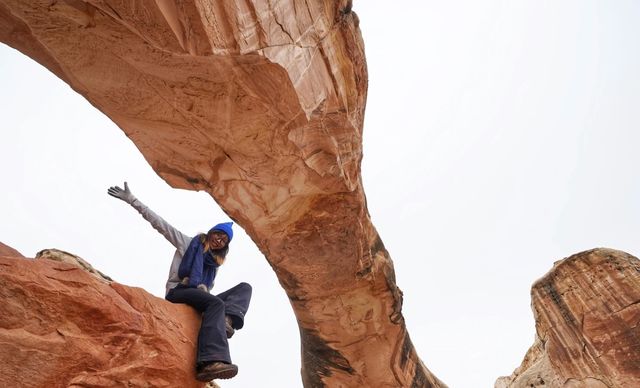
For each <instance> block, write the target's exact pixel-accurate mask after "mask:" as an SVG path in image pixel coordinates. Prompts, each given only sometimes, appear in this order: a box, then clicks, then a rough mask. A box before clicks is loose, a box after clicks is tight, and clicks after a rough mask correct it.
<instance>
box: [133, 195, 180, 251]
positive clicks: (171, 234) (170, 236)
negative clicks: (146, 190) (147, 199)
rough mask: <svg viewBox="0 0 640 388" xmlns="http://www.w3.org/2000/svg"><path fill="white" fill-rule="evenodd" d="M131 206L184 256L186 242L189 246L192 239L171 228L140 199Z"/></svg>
mask: <svg viewBox="0 0 640 388" xmlns="http://www.w3.org/2000/svg"><path fill="white" fill-rule="evenodd" d="M131 206H133V208H134V209H136V210H137V211H138V213H140V214H141V215H142V217H143V218H144V219H145V220H147V221H149V223H150V224H151V226H153V229H155V230H157V231H158V232H160V234H162V235H163V236H164V237H165V238H166V239H167V240H169V242H170V243H171V245H173V246H174V247H176V249H178V250H179V251H181V253H182V254H184V250H185V249H186V247H185V242H186V244H187V245H188V244H189V241H191V237H189V236H187V235H186V234H184V233H182V232H181V231H179V230H178V229H176V228H174V227H173V226H171V225H170V224H169V223H168V222H167V221H165V220H164V219H163V218H162V217H160V216H159V215H157V214H156V213H154V212H153V211H152V210H151V209H149V208H148V207H147V206H146V205H145V204H144V203H142V202H140V200H139V199H137V198H136V199H135V200H134V201H133V202H132V203H131Z"/></svg>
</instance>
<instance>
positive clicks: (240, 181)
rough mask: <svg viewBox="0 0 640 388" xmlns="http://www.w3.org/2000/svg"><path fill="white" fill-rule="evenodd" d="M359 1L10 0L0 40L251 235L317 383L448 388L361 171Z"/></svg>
mask: <svg viewBox="0 0 640 388" xmlns="http://www.w3.org/2000/svg"><path fill="white" fill-rule="evenodd" d="M351 8H352V5H351V2H350V1H345V0H340V1H332V2H325V1H320V0H310V1H299V0H283V1H277V2H276V1H239V0H226V1H225V0H223V1H213V0H209V1H207V0H191V1H188V0H185V1H171V0H157V1H155V2H154V1H118V0H111V1H108V0H88V1H80V0H67V1H51V0H46V1H42V0H41V1H37V0H34V1H29V2H25V1H19V0H1V1H0V40H1V41H2V42H5V43H7V44H8V45H10V46H12V47H14V48H16V49H18V50H20V51H22V52H23V53H25V54H26V55H28V56H30V57H31V58H33V59H35V60H36V61H38V62H40V63H41V64H42V65H44V66H45V67H47V68H48V69H49V70H51V71H52V72H53V73H55V74H56V75H57V76H58V77H60V78H61V79H63V80H64V81H65V82H67V83H68V84H69V85H70V86H71V87H72V88H73V89H74V90H76V91H77V92H78V93H80V94H81V95H83V96H84V97H85V98H86V99H87V100H88V101H89V102H90V103H91V104H93V105H94V106H95V107H97V108H98V109H99V110H101V111H102V112H104V114H106V115H107V116H108V117H110V118H111V119H112V120H113V121H114V122H115V123H116V124H117V125H118V126H119V127H120V128H121V129H122V130H123V131H124V133H125V134H126V135H127V136H128V137H129V138H130V139H131V140H132V141H133V142H134V143H135V144H136V146H137V147H138V149H139V150H140V152H141V153H142V154H143V155H144V157H145V158H146V160H147V161H148V162H149V163H150V164H151V166H152V167H153V168H154V170H155V171H156V172H157V173H158V174H159V175H160V176H161V177H162V178H163V179H165V180H166V181H167V182H168V183H169V184H170V185H172V186H173V187H177V188H185V189H192V190H205V191H207V192H208V193H209V194H211V196H212V197H213V198H214V199H215V200H216V202H218V204H219V205H220V206H221V207H222V208H223V209H224V210H225V211H226V212H227V213H228V214H229V215H230V216H231V217H232V218H233V219H234V220H236V222H238V223H239V224H240V225H241V226H242V227H243V228H244V229H245V230H246V232H247V233H248V234H249V236H251V238H252V239H253V241H254V242H255V243H256V244H257V246H258V247H259V249H260V250H261V251H262V253H264V255H265V257H266V258H267V260H268V261H269V263H270V264H271V266H272V267H273V269H274V271H275V272H276V274H277V276H278V279H279V281H280V284H281V285H282V287H283V288H284V290H285V291H286V293H287V295H288V296H289V299H290V301H291V304H292V306H293V310H294V312H295V314H296V317H297V320H298V324H299V326H300V333H301V339H302V341H301V342H302V362H303V365H302V379H303V382H304V384H305V386H308V387H318V386H325V385H326V386H332V387H336V386H350V387H355V386H371V387H373V386H376V387H398V386H407V387H408V386H416V387H424V386H433V387H439V386H444V385H443V384H442V383H441V382H440V381H438V379H437V378H436V377H435V376H433V375H432V374H431V373H430V372H429V371H428V369H427V368H426V367H425V366H424V365H423V364H422V362H421V361H420V359H419V358H418V356H417V355H416V352H415V350H414V347H413V345H412V344H411V340H410V339H409V336H408V334H407V331H406V328H405V325H404V321H403V317H402V313H401V307H402V293H401V291H400V290H399V289H398V287H397V286H396V282H395V276H394V270H393V265H392V262H391V259H390V257H389V254H388V253H387V251H386V250H385V248H384V245H383V243H382V241H381V240H380V237H379V236H378V234H377V232H376V230H375V228H374V227H373V225H372V224H371V221H370V218H369V214H368V212H367V208H366V200H365V195H364V191H363V188H362V181H361V178H360V161H361V159H362V123H363V117H364V108H365V101H366V89H367V69H366V62H365V56H364V46H363V42H362V38H361V34H360V31H359V28H358V18H357V16H356V15H355V13H354V12H352V9H351Z"/></svg>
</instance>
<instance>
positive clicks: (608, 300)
mask: <svg viewBox="0 0 640 388" xmlns="http://www.w3.org/2000/svg"><path fill="white" fill-rule="evenodd" d="M531 297H532V305H533V313H534V317H535V320H536V340H535V343H534V344H533V346H532V347H531V348H530V349H529V351H528V352H527V355H526V356H525V359H524V361H523V363H522V365H521V366H520V367H518V369H516V370H515V372H514V373H513V374H512V375H511V376H509V377H501V378H499V379H498V381H497V382H496V388H507V387H509V388H520V387H522V388H524V387H545V386H546V387H567V388H581V387H583V388H606V387H608V388H612V387H621V388H622V387H640V261H639V260H638V259H637V258H635V257H633V256H631V255H629V254H627V253H624V252H620V251H615V250H611V249H594V250H591V251H587V252H582V253H579V254H576V255H573V256H571V257H569V258H567V259H564V260H561V261H559V262H557V263H556V264H555V265H554V267H553V269H552V270H551V271H550V272H549V273H548V274H546V275H545V276H544V277H543V278H542V279H540V280H538V281H537V282H536V283H535V284H534V285H533V288H532V291H531Z"/></svg>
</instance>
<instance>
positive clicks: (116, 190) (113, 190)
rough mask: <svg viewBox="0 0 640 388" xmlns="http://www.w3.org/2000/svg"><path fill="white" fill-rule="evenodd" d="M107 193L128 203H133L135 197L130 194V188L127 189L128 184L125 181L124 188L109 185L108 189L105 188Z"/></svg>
mask: <svg viewBox="0 0 640 388" xmlns="http://www.w3.org/2000/svg"><path fill="white" fill-rule="evenodd" d="M107 193H108V194H109V195H110V196H112V197H116V198H118V199H121V200H123V201H125V202H126V203H128V204H131V203H133V201H135V199H136V197H135V196H134V195H133V194H131V190H129V185H128V184H127V182H124V190H123V189H121V188H120V187H119V186H111V187H109V189H107Z"/></svg>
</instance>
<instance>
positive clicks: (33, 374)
mask: <svg viewBox="0 0 640 388" xmlns="http://www.w3.org/2000/svg"><path fill="white" fill-rule="evenodd" d="M59 256H60V255H59ZM74 257H77V256H70V257H69V258H68V259H69V261H67V262H65V261H56V260H51V259H46V258H40V259H36V260H34V259H26V258H24V257H22V256H20V255H14V256H12V255H10V254H1V255H0V300H1V301H2V303H0V349H1V351H0V372H1V373H0V386H1V387H51V388H56V387H61V388H62V387H65V388H66V387H194V388H195V387H204V386H205V384H203V383H199V382H197V381H196V380H195V370H194V363H195V351H194V349H195V342H196V341H197V336H198V334H197V333H198V328H199V326H200V317H199V316H198V314H197V313H196V311H195V310H193V309H192V308H190V307H188V306H186V305H178V304H172V303H169V302H167V301H165V300H163V299H160V298H157V297H155V296H153V295H151V294H149V293H147V292H146V291H144V290H142V289H140V288H134V287H127V286H124V285H122V284H119V283H116V282H111V281H109V280H107V279H104V278H100V277H99V276H96V275H95V274H94V273H91V272H90V271H89V270H87V269H86V268H84V267H83V266H82V265H81V264H80V263H76V264H72V262H73V259H74Z"/></svg>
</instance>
